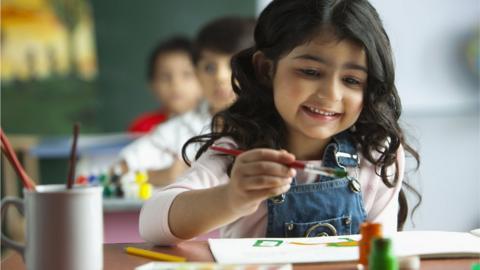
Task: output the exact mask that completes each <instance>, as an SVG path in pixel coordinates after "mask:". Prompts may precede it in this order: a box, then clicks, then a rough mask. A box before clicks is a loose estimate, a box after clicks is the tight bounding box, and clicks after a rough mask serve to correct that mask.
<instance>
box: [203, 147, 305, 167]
mask: <svg viewBox="0 0 480 270" xmlns="http://www.w3.org/2000/svg"><path fill="white" fill-rule="evenodd" d="M210 149H212V150H215V151H217V152H222V153H224V154H228V155H233V156H238V155H240V154H241V153H243V152H244V151H241V150H236V149H228V148H223V147H220V146H215V145H212V146H210ZM286 165H287V166H289V167H292V168H297V169H304V168H305V164H303V163H302V162H300V161H294V162H292V163H290V164H286Z"/></svg>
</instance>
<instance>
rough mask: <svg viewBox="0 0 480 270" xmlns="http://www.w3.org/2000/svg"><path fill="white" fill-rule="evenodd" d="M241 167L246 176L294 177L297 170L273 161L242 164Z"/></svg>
mask: <svg viewBox="0 0 480 270" xmlns="http://www.w3.org/2000/svg"><path fill="white" fill-rule="evenodd" d="M239 169H240V170H241V171H242V175H244V176H255V175H270V176H278V177H293V176H294V175H295V170H294V169H292V168H289V167H288V166H287V165H284V164H281V163H277V162H273V161H257V162H250V163H244V164H241V166H240V167H239Z"/></svg>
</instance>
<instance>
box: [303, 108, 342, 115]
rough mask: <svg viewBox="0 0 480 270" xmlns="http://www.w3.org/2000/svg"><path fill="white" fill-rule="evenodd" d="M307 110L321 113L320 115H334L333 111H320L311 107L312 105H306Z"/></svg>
mask: <svg viewBox="0 0 480 270" xmlns="http://www.w3.org/2000/svg"><path fill="white" fill-rule="evenodd" d="M307 108H308V110H309V111H311V112H314V113H318V114H321V115H325V116H333V115H335V113H333V112H324V111H321V110H319V109H317V108H312V107H307Z"/></svg>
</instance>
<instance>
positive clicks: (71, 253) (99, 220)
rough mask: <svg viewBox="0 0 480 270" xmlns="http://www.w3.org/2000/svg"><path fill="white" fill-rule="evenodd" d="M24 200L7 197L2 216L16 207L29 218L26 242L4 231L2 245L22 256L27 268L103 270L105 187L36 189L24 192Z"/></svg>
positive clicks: (57, 186)
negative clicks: (8, 235) (8, 209)
mask: <svg viewBox="0 0 480 270" xmlns="http://www.w3.org/2000/svg"><path fill="white" fill-rule="evenodd" d="M23 194H24V200H21V199H19V198H15V197H6V198H4V199H3V200H2V207H1V215H2V219H3V218H4V217H5V213H6V211H5V210H6V209H7V207H8V205H10V204H11V205H14V206H16V208H17V209H18V210H19V212H20V213H22V214H23V213H24V216H25V219H26V232H25V233H26V243H25V244H24V245H23V244H21V243H18V242H15V241H13V240H11V239H9V238H8V237H6V236H5V235H4V234H3V232H2V237H1V239H2V245H4V246H5V247H7V248H13V249H15V250H16V251H18V252H19V253H20V254H22V256H23V259H24V262H25V264H26V265H27V269H29V270H31V269H37V270H65V269H69V270H76V269H78V270H86V269H89V270H100V269H103V211H102V188H101V187H74V188H72V189H67V188H66V186H65V185H43V186H36V191H31V190H26V189H24V190H23Z"/></svg>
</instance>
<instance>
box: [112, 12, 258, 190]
mask: <svg viewBox="0 0 480 270" xmlns="http://www.w3.org/2000/svg"><path fill="white" fill-rule="evenodd" d="M254 26H255V21H254V20H253V19H249V18H240V17H225V18H220V19H217V20H215V21H212V22H210V23H209V24H207V25H206V26H204V27H203V28H202V29H201V30H200V31H199V33H198V35H197V38H196V42H195V53H194V61H195V70H196V74H197V77H198V79H199V81H200V84H201V86H202V89H203V94H204V97H205V99H206V102H205V103H203V104H201V105H200V106H199V107H198V108H197V109H196V110H195V111H191V112H189V113H186V114H183V115H181V116H178V117H175V118H173V119H171V120H169V121H167V122H166V123H164V124H162V125H160V126H158V127H157V128H156V129H155V130H153V131H152V132H151V133H149V134H147V135H146V136H144V137H142V138H140V139H138V140H136V141H135V142H133V143H132V144H130V145H129V146H127V147H126V148H125V149H123V150H122V152H121V158H122V159H123V160H122V161H121V162H120V163H119V165H118V166H119V169H117V170H116V171H120V172H121V173H125V172H127V171H137V170H147V171H148V178H149V181H150V182H151V183H152V184H154V185H157V186H165V185H166V184H169V183H171V182H173V181H174V180H175V178H176V177H177V176H178V175H179V174H181V173H183V172H184V171H185V169H186V168H187V165H186V164H185V163H184V161H183V160H182V159H181V158H179V157H180V156H181V155H180V154H181V149H182V146H183V144H184V143H185V142H186V141H187V140H188V139H189V138H191V137H193V136H196V135H199V134H201V132H202V130H204V131H205V130H206V129H208V125H209V123H210V121H211V117H212V115H213V114H215V113H217V112H218V111H219V110H221V109H224V108H225V107H227V106H228V105H230V104H231V103H232V102H233V100H234V98H235V95H234V93H233V90H232V87H231V83H230V78H231V68H230V60H231V56H232V55H233V54H234V53H236V52H238V51H240V50H242V49H245V48H248V47H250V46H251V45H252V44H253V28H254ZM192 156H193V155H192Z"/></svg>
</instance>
